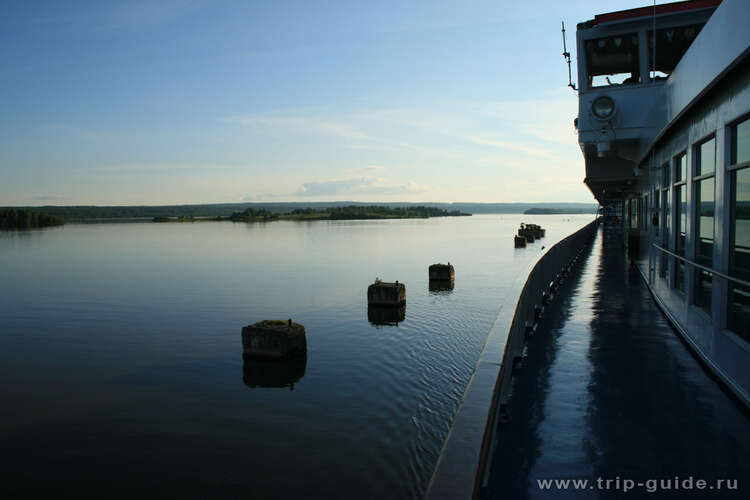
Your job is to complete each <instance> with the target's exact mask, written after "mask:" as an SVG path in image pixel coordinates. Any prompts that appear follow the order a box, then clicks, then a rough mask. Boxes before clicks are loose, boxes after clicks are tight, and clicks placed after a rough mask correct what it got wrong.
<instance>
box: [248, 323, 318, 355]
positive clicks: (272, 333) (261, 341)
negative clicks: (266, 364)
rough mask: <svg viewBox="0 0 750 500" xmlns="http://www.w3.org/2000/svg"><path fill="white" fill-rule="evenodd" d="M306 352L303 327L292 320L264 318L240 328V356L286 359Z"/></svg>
mask: <svg viewBox="0 0 750 500" xmlns="http://www.w3.org/2000/svg"><path fill="white" fill-rule="evenodd" d="M306 354H307V338H306V336H305V327H304V326H302V325H300V324H299V323H294V322H292V320H291V319H290V320H286V321H283V320H266V321H261V322H259V323H255V324H252V325H248V326H245V327H243V328H242V357H243V358H246V359H247V358H265V359H288V358H294V357H299V356H305V355H306Z"/></svg>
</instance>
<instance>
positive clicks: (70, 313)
mask: <svg viewBox="0 0 750 500" xmlns="http://www.w3.org/2000/svg"><path fill="white" fill-rule="evenodd" d="M591 218H592V216H521V215H478V216H476V215H475V216H472V217H458V218H435V219H424V220H423V219H419V220H386V221H335V222H334V221H314V222H291V221H277V222H271V223H252V224H244V223H239V224H235V223H230V222H201V223H192V224H191V223H181V224H178V223H173V224H150V223H133V224H96V225H67V226H64V227H62V228H50V229H45V230H36V231H28V232H13V233H7V232H6V233H0V271H1V272H2V277H3V279H2V280H0V297H2V301H0V339H2V342H3V349H2V350H0V377H1V378H2V380H3V383H2V385H0V397H1V398H2V401H3V404H2V408H0V443H2V448H3V454H2V458H1V459H0V470H1V472H0V477H1V478H2V484H3V486H0V488H5V489H11V490H19V489H28V488H32V489H50V490H52V489H54V490H55V491H56V492H57V493H60V492H64V493H66V494H84V495H85V494H95V495H96V494H102V493H103V492H105V491H106V494H108V495H110V496H111V495H117V494H122V495H123V496H128V495H132V494H139V493H153V492H154V491H158V492H160V493H161V494H163V495H188V496H191V497H195V496H209V497H212V498H214V497H234V496H243V497H249V498H293V497H306V498H307V497H320V498H349V497H356V498H418V497H421V496H422V494H423V492H424V489H425V488H426V485H427V482H428V480H429V477H430V474H431V472H432V469H433V467H434V465H435V462H436V460H437V457H438V454H439V451H440V447H441V446H442V443H443V440H444V438H445V436H446V435H447V432H448V429H449V426H450V424H451V420H452V418H453V415H454V413H455V411H456V408H457V406H458V403H459V401H460V398H461V395H462V394H463V391H464V389H465V387H466V385H467V383H468V380H469V378H470V376H471V373H472V370H473V368H474V365H475V363H476V360H477V358H478V356H479V353H480V351H481V349H482V346H483V345H484V342H485V340H486V337H487V334H488V332H489V330H490V328H491V326H492V324H493V322H494V321H495V318H496V316H497V312H498V307H499V305H500V303H501V302H502V300H503V298H504V296H505V294H506V293H507V289H506V287H507V286H508V285H509V284H510V283H511V282H512V281H513V279H514V278H515V277H516V276H517V274H518V273H519V272H521V269H523V268H524V267H525V266H526V264H528V262H529V261H530V260H531V259H534V258H536V256H537V255H538V254H539V251H540V248H541V246H542V245H545V246H549V245H551V244H553V243H554V242H555V241H557V240H558V239H560V238H561V237H563V236H566V235H567V234H570V233H571V232H573V231H574V230H575V229H578V228H579V227H581V226H583V225H584V224H585V223H586V222H588V221H590V220H591ZM522 220H526V221H529V222H535V223H539V224H541V225H543V226H544V227H546V228H547V237H546V238H545V239H543V240H541V241H539V242H536V243H534V244H532V245H530V246H529V247H527V248H526V249H518V250H516V249H514V248H513V241H512V235H513V234H514V233H515V230H516V228H517V227H518V224H519V223H520V222H521V221H522ZM447 261H450V262H451V264H453V265H454V266H455V269H456V280H455V285H454V288H453V289H452V290H450V289H448V290H442V291H430V289H429V287H428V279H427V278H428V276H427V267H428V265H429V264H432V263H436V262H447ZM376 277H379V278H382V279H383V280H386V281H394V280H399V281H401V282H404V283H406V293H407V304H406V310H405V312H404V313H403V316H404V317H403V320H401V318H400V317H397V318H396V319H395V320H394V321H389V323H391V324H372V323H370V322H369V321H368V310H367V304H366V289H367V285H368V284H370V283H372V282H373V280H374V279H375V278H376ZM277 318H279V319H286V318H292V319H293V320H294V321H295V322H299V323H302V324H303V325H305V327H306V329H307V342H308V355H307V360H306V363H301V364H299V363H298V364H292V365H281V366H279V367H273V366H268V365H263V364H257V363H252V362H243V359H242V356H241V354H242V343H241V337H240V330H241V327H242V326H243V325H246V324H248V323H253V322H256V321H259V320H262V319H277ZM377 318H378V316H377V315H376V316H373V315H372V314H370V319H377ZM386 319H388V318H386ZM394 323H395V324H394Z"/></svg>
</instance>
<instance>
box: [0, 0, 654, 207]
mask: <svg viewBox="0 0 750 500" xmlns="http://www.w3.org/2000/svg"><path fill="white" fill-rule="evenodd" d="M643 5H650V3H649V2H643V1H630V2H627V1H620V0H613V1H610V2H605V1H577V2H559V1H548V2H547V1H531V0H530V1H525V2H515V1H514V2H507V1H502V0H494V1H486V2H485V1H475V2H466V1H456V2H441V1H437V0H434V1H424V2H402V1H398V2H390V1H378V2H372V1H364V2H355V1H341V2H337V1H314V0H308V1H286V0H274V1H267V2H251V1H247V0H246V1H236V2H235V1H219V2H205V1H200V0H159V1H154V2H151V1H148V2H147V1H141V0H129V1H122V2H106V1H91V2H79V1H66V2H59V1H51V2H41V1H33V0H26V1H13V0H10V1H8V0H5V1H4V2H2V4H0V61H2V62H0V96H2V97H1V98H0V100H1V102H2V109H3V111H2V113H0V206H1V205H41V204H60V205H67V204H172V203H211V202H237V201H332V200H356V201H479V202H513V201H584V202H585V201H593V198H592V196H591V195H590V194H589V191H588V189H587V188H586V187H585V186H584V185H583V183H582V179H583V177H584V166H583V159H582V157H581V153H580V150H579V148H578V145H577V141H576V136H575V133H574V130H573V126H572V123H573V118H574V117H575V116H576V114H577V102H576V97H575V94H574V93H573V92H572V91H571V90H570V89H569V88H567V87H566V83H567V70H566V67H565V65H564V61H563V58H562V56H561V52H562V46H561V36H560V21H562V20H564V21H565V22H566V25H567V27H568V28H569V29H570V31H569V37H568V41H569V44H570V47H571V51H572V52H575V50H574V38H575V24H576V23H577V22H580V21H584V20H586V19H590V18H592V17H593V16H594V15H595V14H597V13H602V12H608V11H613V10H620V9H624V8H632V7H639V6H643Z"/></svg>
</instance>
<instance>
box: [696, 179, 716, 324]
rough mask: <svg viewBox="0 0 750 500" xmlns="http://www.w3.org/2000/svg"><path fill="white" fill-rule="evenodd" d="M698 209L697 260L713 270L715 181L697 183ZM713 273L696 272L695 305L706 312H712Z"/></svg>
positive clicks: (708, 180) (706, 180)
mask: <svg viewBox="0 0 750 500" xmlns="http://www.w3.org/2000/svg"><path fill="white" fill-rule="evenodd" d="M695 199H696V202H695V203H696V207H697V210H696V211H697V216H696V221H695V225H696V232H695V234H697V235H698V240H697V248H696V250H695V260H696V262H698V264H702V265H704V266H706V267H711V268H713V263H714V179H713V177H712V178H710V179H704V180H702V181H700V182H698V183H696V188H695ZM711 283H712V279H711V273H709V272H708V271H704V270H702V269H697V268H696V270H695V303H696V304H697V305H698V306H700V307H701V308H702V309H703V310H704V311H706V312H708V313H710V312H711Z"/></svg>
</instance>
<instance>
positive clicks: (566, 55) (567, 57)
mask: <svg viewBox="0 0 750 500" xmlns="http://www.w3.org/2000/svg"><path fill="white" fill-rule="evenodd" d="M562 39H563V53H562V55H563V57H564V58H565V61H566V62H567V63H568V87H570V88H571V89H573V90H578V89H577V88H576V85H575V83H573V76H572V74H571V72H570V52H568V47H567V45H566V44H565V21H563V22H562Z"/></svg>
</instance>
